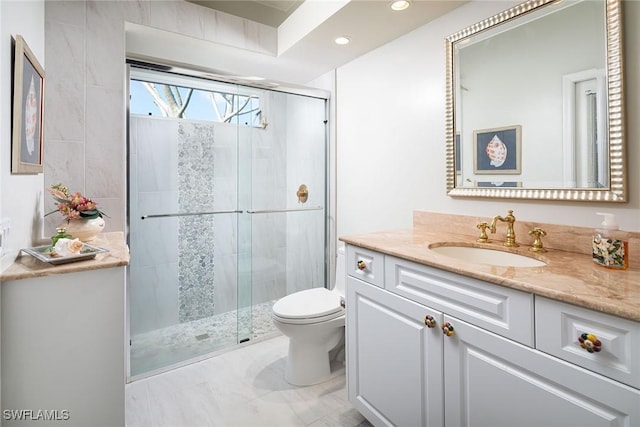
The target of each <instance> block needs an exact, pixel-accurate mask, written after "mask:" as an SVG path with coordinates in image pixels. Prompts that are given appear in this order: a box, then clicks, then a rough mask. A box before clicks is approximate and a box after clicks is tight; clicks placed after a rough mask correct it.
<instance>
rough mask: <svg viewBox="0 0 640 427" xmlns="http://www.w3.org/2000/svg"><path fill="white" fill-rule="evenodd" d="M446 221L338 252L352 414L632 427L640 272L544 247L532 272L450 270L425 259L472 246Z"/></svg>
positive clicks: (438, 259)
mask: <svg viewBox="0 0 640 427" xmlns="http://www.w3.org/2000/svg"><path fill="white" fill-rule="evenodd" d="M450 217H451V216H446V218H445V216H444V215H441V214H427V213H418V214H417V217H416V215H414V228H413V229H412V230H400V231H397V232H395V231H394V232H384V233H369V234H363V235H358V236H348V237H343V238H341V240H343V241H344V242H345V243H346V244H347V257H346V266H347V268H346V270H347V284H346V304H347V325H346V334H347V340H346V342H347V384H348V393H349V400H350V402H351V403H352V404H353V405H354V406H355V407H356V409H357V410H358V411H360V412H361V413H362V414H363V415H364V416H365V417H366V418H367V419H368V420H369V421H371V422H372V423H373V424H374V425H376V426H383V425H398V426H448V427H459V426H492V427H497V426H504V427H512V426H516V425H517V426H532V427H533V426H543V425H544V426H549V427H551V426H558V427H566V426H587V425H589V426H614V425H615V426H635V425H640V270H639V269H638V268H637V266H635V267H634V266H632V268H631V269H630V270H627V271H608V270H603V269H601V268H600V267H598V266H595V265H593V263H592V261H591V259H590V257H589V255H588V254H586V253H576V252H568V251H564V250H563V251H560V250H556V249H554V248H553V245H555V243H554V241H553V239H551V240H552V241H551V242H550V245H551V246H550V247H549V252H547V253H545V254H544V256H540V255H537V256H536V257H537V258H538V259H540V260H542V261H544V263H545V265H544V266H541V267H510V266H493V265H487V264H473V263H469V262H464V261H460V260H458V259H453V258H450V257H447V256H443V255H440V254H438V253H436V252H434V251H432V250H430V249H429V246H431V247H433V245H434V243H437V244H442V243H443V242H446V243H448V244H449V243H452V242H457V243H464V244H468V245H470V246H472V245H476V244H475V243H474V242H475V239H474V238H473V236H472V235H471V234H469V235H464V234H456V233H460V230H464V229H465V227H462V226H460V224H463V223H465V222H467V223H468V225H469V229H473V228H475V227H474V226H473V224H474V223H473V222H469V220H474V218H470V217H462V216H461V217H460V223H459V224H457V225H455V224H454V225H446V224H450V222H451V218H450ZM445 219H446V221H447V222H446V223H445V222H443V221H444V220H445ZM430 222H431V223H430ZM438 223H440V224H441V226H439V227H438V226H436V225H437V224H438ZM442 224H445V225H444V226H443V225H442ZM520 225H521V226H531V225H532V224H520ZM545 227H547V228H552V229H553V226H550V225H545ZM565 228H566V227H565ZM434 230H435V231H434ZM438 230H439V231H438ZM454 231H456V232H454ZM476 231H477V230H476ZM571 231H572V232H571V234H572V235H573V236H574V242H573V243H576V242H581V240H582V238H583V237H582V235H581V230H578V229H572V230H571ZM584 231H585V232H586V231H587V230H584ZM521 235H522V234H521ZM549 236H550V237H551V232H550V233H549ZM500 237H504V236H500V235H499V234H498V237H496V239H495V240H496V242H494V243H490V244H489V245H493V246H492V247H495V248H496V249H501V250H502V249H505V248H499V247H498V246H499V245H500V243H501V242H499V238H500ZM636 237H637V236H636ZM562 240H563V243H562V244H565V245H567V244H569V242H567V240H569V239H566V238H563V239H562ZM636 243H637V242H636ZM634 244H635V243H634ZM521 245H522V246H521V247H520V248H517V249H509V250H510V251H512V252H518V253H520V254H524V255H526V256H528V255H529V254H528V253H527V246H525V245H526V243H524V242H521ZM557 245H561V244H560V243H558V244H557ZM587 249H588V248H587ZM505 250H506V249H505ZM580 341H584V343H581V342H580ZM583 347H588V348H583Z"/></svg>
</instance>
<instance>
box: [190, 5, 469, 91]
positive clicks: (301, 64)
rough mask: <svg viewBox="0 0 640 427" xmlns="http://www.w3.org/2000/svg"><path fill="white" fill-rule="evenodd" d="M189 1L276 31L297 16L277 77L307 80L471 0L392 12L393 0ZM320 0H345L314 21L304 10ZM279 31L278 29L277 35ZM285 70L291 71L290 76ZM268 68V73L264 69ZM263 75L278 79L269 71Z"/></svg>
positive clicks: (281, 52)
mask: <svg viewBox="0 0 640 427" xmlns="http://www.w3.org/2000/svg"><path fill="white" fill-rule="evenodd" d="M188 1H190V2H191V3H196V4H199V5H201V6H205V7H208V8H211V9H214V10H217V11H220V12H224V13H229V14H232V15H235V16H239V17H241V18H245V19H248V20H252V21H255V22H260V23H262V24H265V25H268V26H271V27H274V28H276V29H278V30H279V29H280V28H281V27H282V23H283V22H285V21H286V20H287V18H289V21H287V22H285V23H287V24H288V23H290V22H293V21H294V20H297V21H298V22H295V24H296V27H297V28H298V29H303V30H302V31H300V32H299V33H300V35H299V36H298V37H296V39H295V40H293V41H292V42H290V43H289V44H290V46H289V47H288V48H286V49H282V47H280V48H279V52H278V53H277V55H276V57H277V61H278V62H280V63H281V64H282V65H283V66H282V67H280V70H279V71H278V72H277V76H278V78H279V79H283V78H284V79H286V80H287V81H290V82H293V83H303V84H304V83H306V82H308V81H310V80H313V79H314V78H316V77H318V76H320V75H322V74H324V73H326V72H328V71H330V70H332V69H334V68H337V67H339V66H341V65H343V64H346V63H347V62H349V61H351V60H353V59H355V58H357V57H359V56H361V55H363V54H365V53H367V52H369V51H371V50H373V49H375V48H377V47H379V46H382V45H383V44H385V43H388V42H390V41H391V40H394V39H396V38H398V37H400V36H402V35H404V34H406V33H408V32H410V31H412V30H414V29H416V28H418V27H420V26H422V25H424V24H426V23H428V22H430V21H432V20H434V19H436V18H438V17H440V16H442V15H444V14H446V13H448V12H450V11H451V10H453V9H455V8H457V7H459V6H461V5H463V4H465V3H467V2H468V0H460V1H457V0H413V1H412V2H411V3H412V5H411V7H410V8H409V9H408V10H406V11H403V12H393V11H392V10H391V8H390V7H389V6H390V3H391V1H390V0H389V1H387V0H340V1H338V0H336V1H332V2H326V1H319V0H306V1H304V0H282V1H278V0H275V1H265V0H255V1H242V0H236V1H219V0H188ZM305 3H308V5H305ZM322 3H324V4H325V5H326V4H333V5H335V6H334V7H335V8H338V7H339V6H340V5H341V4H342V7H339V9H338V10H337V11H335V13H333V14H331V15H330V16H328V17H327V18H326V19H324V20H321V22H313V23H311V22H310V19H309V15H311V19H316V21H317V16H318V14H317V13H314V12H312V13H307V14H306V15H307V16H306V17H305V16H304V15H305V12H306V11H308V10H309V8H314V9H313V10H314V11H315V10H316V8H317V7H320V6H319V5H321V4H322ZM296 12H297V13H296ZM341 35H347V36H349V37H350V39H351V43H350V44H348V45H346V46H337V45H336V44H335V43H334V42H333V40H334V39H335V38H336V37H337V36H341ZM280 36H281V34H280V31H278V37H280ZM443 43H444V42H443ZM287 70H289V71H288V74H289V76H287V75H286V74H287ZM265 71H267V72H268V70H266V69H265ZM283 73H284V74H283ZM264 77H267V78H274V77H270V76H269V75H265V76H264Z"/></svg>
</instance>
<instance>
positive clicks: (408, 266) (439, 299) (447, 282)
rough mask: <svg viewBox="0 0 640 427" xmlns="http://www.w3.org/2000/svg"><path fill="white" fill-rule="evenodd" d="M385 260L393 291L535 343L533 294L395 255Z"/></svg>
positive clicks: (529, 342) (487, 328)
mask: <svg viewBox="0 0 640 427" xmlns="http://www.w3.org/2000/svg"><path fill="white" fill-rule="evenodd" d="M385 264H386V265H385V276H386V277H385V279H386V280H385V283H386V285H385V287H386V288H387V290H389V291H390V292H393V293H396V294H398V295H402V296H404V297H406V298H409V299H410V300H412V301H415V302H418V303H420V304H424V305H427V306H429V307H432V308H435V309H437V310H440V311H442V312H444V313H446V314H450V315H452V316H455V317H457V318H458V319H461V320H465V321H467V322H469V323H472V324H474V325H476V326H479V327H481V328H484V329H486V330H489V331H492V332H495V333H497V334H499V335H502V336H503V337H506V338H510V339H512V340H514V341H517V342H519V343H521V344H524V345H528V346H529V347H533V338H534V333H533V295H531V294H528V293H526V292H522V291H518V290H516V289H510V288H507V287H504V286H498V285H494V284H492V283H487V282H485V281H482V280H478V279H474V278H471V277H466V276H463V275H461V274H456V273H452V272H449V271H444V270H440V269H438V268H433V267H429V266H426V265H422V264H418V263H414V262H411V261H406V260H403V259H400V258H395V257H392V256H387V257H386V259H385ZM454 327H455V325H454Z"/></svg>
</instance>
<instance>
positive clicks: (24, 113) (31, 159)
mask: <svg viewBox="0 0 640 427" xmlns="http://www.w3.org/2000/svg"><path fill="white" fill-rule="evenodd" d="M14 53H15V56H14V68H13V72H14V74H13V137H12V140H11V172H12V173H17V174H37V173H42V171H43V162H42V155H43V129H42V128H43V118H44V69H43V68H42V66H41V65H40V63H39V62H38V60H37V58H36V57H35V55H34V54H33V52H32V51H31V49H29V46H28V45H27V43H26V42H25V41H24V38H22V36H20V35H16V38H15V50H14Z"/></svg>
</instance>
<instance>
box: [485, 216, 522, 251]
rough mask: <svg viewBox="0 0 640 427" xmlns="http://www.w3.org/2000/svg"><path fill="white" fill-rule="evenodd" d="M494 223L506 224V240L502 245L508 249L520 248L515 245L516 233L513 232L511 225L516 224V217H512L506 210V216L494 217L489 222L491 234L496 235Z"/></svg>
mask: <svg viewBox="0 0 640 427" xmlns="http://www.w3.org/2000/svg"><path fill="white" fill-rule="evenodd" d="M496 221H502V222H506V223H507V240H505V242H504V245H505V246H509V247H516V246H520V245H519V244H517V243H516V232H515V231H514V230H513V224H515V222H516V217H515V216H513V211H512V210H508V211H507V216H505V217H501V216H500V215H496V216H494V217H493V219H492V220H491V228H490V230H491V234H495V233H496Z"/></svg>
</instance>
